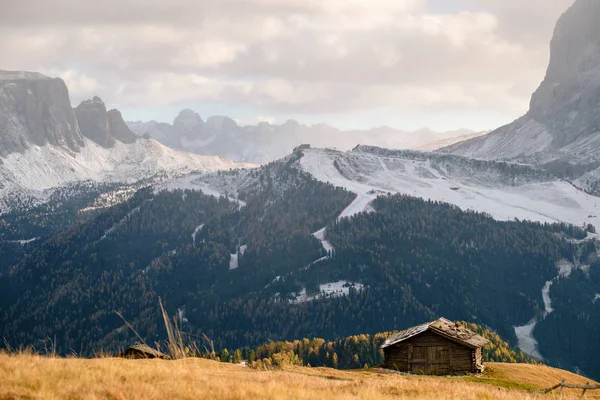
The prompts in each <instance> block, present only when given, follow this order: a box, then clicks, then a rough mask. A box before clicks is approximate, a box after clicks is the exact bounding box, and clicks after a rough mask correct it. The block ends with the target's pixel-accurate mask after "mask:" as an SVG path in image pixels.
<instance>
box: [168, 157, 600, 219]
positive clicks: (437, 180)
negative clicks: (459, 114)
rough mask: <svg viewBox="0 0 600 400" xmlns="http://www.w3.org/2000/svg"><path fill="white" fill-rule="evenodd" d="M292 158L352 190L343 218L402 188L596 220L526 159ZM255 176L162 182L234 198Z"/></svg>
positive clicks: (497, 212) (524, 213) (460, 202)
mask: <svg viewBox="0 0 600 400" xmlns="http://www.w3.org/2000/svg"><path fill="white" fill-rule="evenodd" d="M292 157H293V158H292ZM292 157H290V158H286V159H284V160H281V162H286V163H287V162H289V160H290V159H292V160H295V159H296V158H295V157H298V161H297V163H296V164H294V165H296V167H297V168H301V169H302V170H304V171H305V172H308V173H309V174H311V175H312V176H313V177H315V178H316V179H317V180H319V181H322V182H329V183H331V184H333V185H335V186H340V187H344V188H346V189H347V190H349V191H351V192H353V193H356V199H355V200H354V201H353V202H352V203H351V204H350V205H349V206H348V207H347V208H346V209H345V210H344V211H343V212H342V214H341V215H340V217H350V216H352V215H355V214H357V213H360V212H364V211H366V212H368V211H370V210H371V205H370V204H371V202H372V201H373V200H374V199H375V198H376V197H377V196H380V195H386V194H388V193H392V194H397V193H399V194H404V195H408V196H415V197H420V198H423V199H430V200H432V201H440V202H445V203H450V204H454V205H456V206H458V207H459V208H461V209H463V210H474V211H478V212H483V213H487V214H489V215H490V216H492V217H493V218H495V219H497V220H502V221H510V220H514V219H515V218H518V219H520V220H530V221H538V222H548V223H554V222H557V223H561V222H564V223H569V224H575V225H577V226H582V225H583V224H585V225H587V224H592V225H594V226H600V198H599V197H596V196H592V195H589V194H587V193H585V192H583V191H582V190H579V189H578V188H576V187H575V186H573V185H572V184H570V183H569V182H567V181H564V180H560V179H557V178H556V177H554V176H553V175H551V174H549V173H547V172H544V171H541V170H539V169H535V168H532V167H530V166H527V165H522V164H514V163H507V162H497V161H485V160H477V159H471V158H466V157H462V156H456V155H452V154H440V153H427V152H420V151H413V150H388V149H383V148H378V147H371V146H357V147H356V148H355V149H353V150H352V151H347V152H342V151H339V150H332V149H317V148H306V149H302V150H298V152H297V155H294V156H292ZM257 179H258V178H257V177H256V175H255V174H254V173H253V171H241V172H240V173H237V174H232V175H228V176H222V175H217V174H214V173H212V174H210V173H209V174H192V175H189V176H186V177H182V178H178V179H175V180H173V181H171V182H169V183H166V184H165V185H163V186H162V188H163V189H166V190H172V189H186V188H187V189H196V190H202V191H203V192H205V193H208V194H212V195H215V196H219V195H225V194H227V195H229V196H233V197H234V198H237V194H238V193H241V192H247V191H248V190H252V188H253V187H256V186H257V185H258V182H256V180H257Z"/></svg>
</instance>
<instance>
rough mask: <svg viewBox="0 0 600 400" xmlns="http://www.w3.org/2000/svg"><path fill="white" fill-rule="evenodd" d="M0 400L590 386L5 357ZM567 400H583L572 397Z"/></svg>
mask: <svg viewBox="0 0 600 400" xmlns="http://www.w3.org/2000/svg"><path fill="white" fill-rule="evenodd" d="M0 377H1V379H0V399H24V398H25V399H29V398H35V399H38V398H41V399H49V400H52V399H165V398H167V399H217V400H219V399H246V398H254V399H258V398H260V399H320V398H323V399H367V400H369V399H373V400H374V399H383V400H385V399H392V398H394V399H405V398H410V399H436V400H439V399H458V398H460V399H465V400H469V399H473V400H475V399H506V400H512V399H537V398H540V399H543V398H546V399H547V398H553V396H551V395H550V396H542V395H536V394H530V393H528V392H526V391H523V388H534V387H546V386H551V385H553V384H555V383H558V382H559V381H560V380H562V379H566V380H567V382H569V383H585V382H586V381H587V380H586V379H585V378H582V377H580V376H577V375H574V374H571V373H569V372H565V371H561V370H557V369H553V368H549V367H543V366H535V365H523V364H499V363H498V364H489V365H488V372H487V373H486V375H485V376H484V377H482V378H475V377H463V378H457V377H454V378H436V377H407V376H402V375H398V374H393V373H382V372H380V371H376V370H372V371H362V370H359V371H337V370H332V369H326V368H301V367H289V368H285V369H284V370H282V371H255V370H251V369H248V368H244V367H241V366H237V365H232V364H226V363H217V362H214V361H209V360H203V359H187V360H180V361H157V360H141V361H134V360H123V359H112V358H104V359H92V360H88V359H64V358H40V357H37V356H28V355H19V356H8V355H3V354H0ZM566 394H567V395H566V396H565V397H564V398H565V399H568V398H573V399H576V398H578V396H579V394H578V393H576V392H568V393H566ZM585 398H586V399H594V398H595V399H600V393H597V394H595V393H593V392H590V393H589V397H588V394H586V397H585Z"/></svg>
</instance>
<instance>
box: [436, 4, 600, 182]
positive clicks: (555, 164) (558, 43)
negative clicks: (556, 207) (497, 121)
mask: <svg viewBox="0 0 600 400" xmlns="http://www.w3.org/2000/svg"><path fill="white" fill-rule="evenodd" d="M599 20H600V2H598V1H596V0H577V1H576V2H575V3H574V4H573V5H572V6H571V8H569V9H568V10H567V11H566V12H565V13H564V14H563V15H562V16H561V18H560V19H559V21H558V23H557V25H556V28H555V31H554V37H553V39H552V43H551V46H550V48H551V57H550V65H549V66H548V70H547V73H546V77H545V79H544V81H543V82H542V84H541V85H540V87H539V89H538V90H537V91H536V92H535V93H534V94H533V96H532V99H531V104H530V109H529V111H528V112H527V114H526V115H524V116H523V117H521V118H519V119H518V120H516V121H515V122H513V123H511V124H509V125H506V126H504V127H502V128H499V129H497V130H496V131H494V132H492V133H490V134H488V135H487V136H485V137H481V138H475V139H472V140H468V141H466V142H463V143H459V144H456V145H454V146H450V147H448V148H446V149H443V150H442V151H445V152H450V153H454V154H459V155H463V156H468V157H476V158H482V159H502V160H514V161H519V162H525V163H531V164H536V165H544V166H546V167H547V168H549V169H550V170H552V171H553V172H555V173H557V174H558V175H560V176H564V177H567V178H570V179H576V178H579V179H578V180H577V182H578V183H579V184H580V185H581V186H582V187H585V188H586V189H589V190H594V188H595V189H596V190H598V191H600V187H599V186H600V185H599V184H598V182H600V170H599V169H598V167H600V25H599V24H598V21H599ZM599 193H600V192H599Z"/></svg>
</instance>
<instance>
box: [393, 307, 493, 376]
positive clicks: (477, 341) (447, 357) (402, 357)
mask: <svg viewBox="0 0 600 400" xmlns="http://www.w3.org/2000/svg"><path fill="white" fill-rule="evenodd" d="M487 343H489V341H488V340H487V339H485V338H483V337H481V336H479V335H477V334H476V333H475V332H473V331H470V330H469V329H467V328H465V327H463V326H461V325H459V324H456V323H454V322H452V321H449V320H447V319H445V318H440V319H438V320H437V321H432V322H428V323H426V324H423V325H419V326H415V327H412V328H409V329H407V330H405V331H402V332H398V333H396V334H395V335H392V336H391V337H390V338H389V339H388V340H386V341H385V342H384V344H383V345H382V346H381V349H382V350H383V354H384V362H383V365H382V367H383V368H388V369H394V370H397V371H401V372H408V373H413V374H424V375H452V374H466V373H477V372H482V371H483V363H482V353H481V348H482V347H483V346H485V345H486V344H487Z"/></svg>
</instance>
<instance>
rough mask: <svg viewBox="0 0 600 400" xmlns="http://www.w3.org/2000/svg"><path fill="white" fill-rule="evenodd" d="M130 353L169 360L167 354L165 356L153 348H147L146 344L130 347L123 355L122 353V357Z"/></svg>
mask: <svg viewBox="0 0 600 400" xmlns="http://www.w3.org/2000/svg"><path fill="white" fill-rule="evenodd" d="M128 351H133V352H138V353H143V354H146V355H148V356H152V357H155V358H164V359H166V358H169V356H167V355H166V354H163V353H161V352H160V351H158V350H156V349H153V348H152V347H150V346H147V345H145V344H134V345H133V346H129V347H128V348H127V349H126V350H125V351H124V352H123V353H121V356H124V355H125V354H127V352H128Z"/></svg>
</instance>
